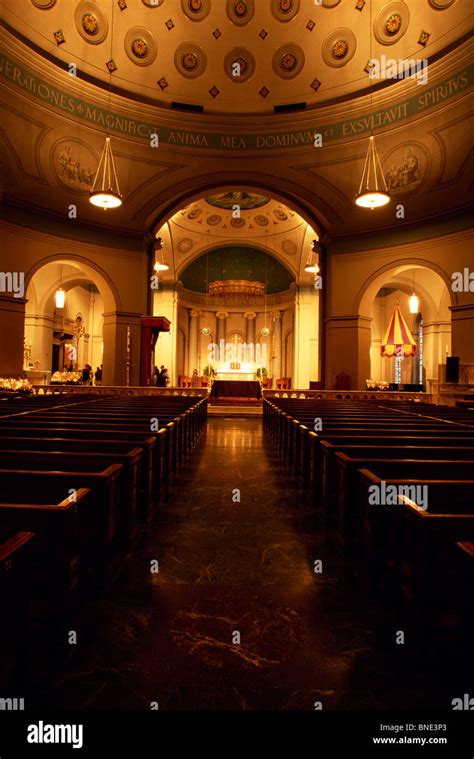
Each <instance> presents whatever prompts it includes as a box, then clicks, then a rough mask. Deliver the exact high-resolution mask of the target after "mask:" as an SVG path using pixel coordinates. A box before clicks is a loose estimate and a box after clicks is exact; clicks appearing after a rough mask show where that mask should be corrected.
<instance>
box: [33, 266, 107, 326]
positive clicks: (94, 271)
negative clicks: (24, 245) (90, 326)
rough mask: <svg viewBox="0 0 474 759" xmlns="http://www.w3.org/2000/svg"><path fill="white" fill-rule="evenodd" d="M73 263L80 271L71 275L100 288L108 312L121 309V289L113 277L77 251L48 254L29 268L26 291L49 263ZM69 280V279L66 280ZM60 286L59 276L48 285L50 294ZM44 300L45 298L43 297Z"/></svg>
mask: <svg viewBox="0 0 474 759" xmlns="http://www.w3.org/2000/svg"><path fill="white" fill-rule="evenodd" d="M51 264H53V265H58V264H59V265H61V264H63V265H68V264H69V265H71V266H73V267H75V268H77V269H78V272H77V273H76V274H75V275H71V277H74V278H75V279H76V280H77V279H78V278H80V279H83V280H86V279H88V280H90V281H92V282H93V283H94V284H95V285H96V287H97V288H98V290H99V291H100V293H101V295H102V297H103V300H104V310H105V311H106V312H113V311H118V310H120V307H121V302H120V294H119V291H118V289H117V287H116V285H115V283H114V282H113V280H112V279H111V277H110V276H109V275H108V274H107V272H105V271H104V270H103V269H102V268H101V267H100V266H98V265H97V264H96V263H94V262H92V261H89V260H88V259H87V258H85V257H84V256H79V255H77V254H75V253H72V254H69V253H66V254H64V253H62V254H61V253H56V254H53V255H52V256H48V257H47V258H43V259H41V261H38V262H37V263H35V264H34V265H33V266H32V267H31V269H29V271H28V272H26V274H25V285H26V292H28V288H29V287H30V285H31V284H32V281H33V279H34V277H35V275H36V274H38V273H39V272H40V271H41V270H42V269H44V268H45V267H46V266H48V265H51ZM66 281H67V280H66ZM58 286H59V278H55V281H54V282H52V283H51V285H50V286H49V287H48V290H49V295H48V297H50V296H51V294H52V293H54V292H55V290H57V288H58ZM42 300H43V299H42Z"/></svg>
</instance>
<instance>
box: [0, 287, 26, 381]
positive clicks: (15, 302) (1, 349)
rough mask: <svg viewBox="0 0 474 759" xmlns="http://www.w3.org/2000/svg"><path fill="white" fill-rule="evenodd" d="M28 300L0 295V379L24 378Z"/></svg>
mask: <svg viewBox="0 0 474 759" xmlns="http://www.w3.org/2000/svg"><path fill="white" fill-rule="evenodd" d="M25 305H26V298H13V297H10V296H5V295H0V324H1V325H2V328H1V329H0V377H22V376H23V340H24V336H25Z"/></svg>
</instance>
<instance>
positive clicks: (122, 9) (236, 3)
mask: <svg viewBox="0 0 474 759" xmlns="http://www.w3.org/2000/svg"><path fill="white" fill-rule="evenodd" d="M4 17H5V21H6V24H7V25H8V27H9V29H10V30H11V31H12V32H13V33H14V34H15V35H17V36H18V37H20V38H21V39H23V40H25V41H26V42H27V43H28V44H29V45H32V46H34V47H36V48H40V49H41V50H42V51H43V52H44V53H46V54H47V56H48V57H49V58H50V60H51V61H52V62H53V63H54V64H58V65H62V66H63V67H64V66H65V65H66V64H67V65H69V64H71V63H73V64H74V65H75V66H76V67H77V70H78V72H79V73H80V74H82V75H84V76H86V77H89V78H93V79H94V80H96V81H98V82H99V84H102V85H104V86H106V85H108V80H109V71H111V72H112V81H113V84H114V86H115V87H118V88H120V89H121V90H122V91H125V92H126V93H127V94H128V95H129V96H131V97H134V98H138V99H148V100H151V101H154V102H156V103H161V104H167V105H171V104H172V103H181V104H183V103H184V104H189V105H193V106H195V107H202V108H203V109H204V110H206V111H211V112H236V113H261V112H268V111H272V110H273V108H274V107H275V106H285V105H291V104H306V106H307V107H311V106H315V105H317V104H318V103H322V102H325V101H328V100H333V99H336V98H346V97H350V96H351V95H354V94H356V93H357V92H358V91H360V90H361V89H365V88H366V87H367V84H368V76H367V71H366V70H365V69H366V66H367V62H368V59H369V51H370V47H369V38H370V31H371V30H370V4H369V2H368V1H366V0H322V5H316V4H315V3H314V2H313V0H258V2H257V1H256V0H94V1H93V2H92V1H89V0H80V1H78V0H67V2H66V0H5V3H4ZM468 28H469V8H468V7H467V4H466V3H463V2H461V0H416V2H384V0H373V7H372V38H373V55H374V56H377V57H380V56H381V55H383V54H384V55H386V56H389V57H390V58H394V59H395V60H401V59H407V58H408V59H411V58H415V59H417V58H426V57H428V58H432V57H433V56H434V55H437V54H440V53H442V51H443V50H445V49H447V48H448V47H449V46H450V45H452V43H454V42H455V41H456V40H457V39H459V38H460V37H461V36H462V35H464V34H465V33H466V32H467V31H468Z"/></svg>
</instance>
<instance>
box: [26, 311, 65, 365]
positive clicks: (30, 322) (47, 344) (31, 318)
mask: <svg viewBox="0 0 474 759" xmlns="http://www.w3.org/2000/svg"><path fill="white" fill-rule="evenodd" d="M53 331H54V318H53V317H52V316H46V315H41V314H27V315H26V319H25V336H26V338H27V339H29V340H31V344H32V352H31V361H32V362H33V364H34V363H35V361H39V362H40V366H39V368H40V369H43V370H44V371H45V372H50V371H51V367H52V363H53V356H52V351H53V347H52V346H53ZM59 368H60V369H62V368H63V367H62V366H60V367H59Z"/></svg>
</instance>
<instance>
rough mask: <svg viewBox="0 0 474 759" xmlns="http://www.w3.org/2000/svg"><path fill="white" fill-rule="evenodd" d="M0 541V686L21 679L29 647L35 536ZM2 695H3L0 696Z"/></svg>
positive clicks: (28, 534) (19, 535)
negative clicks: (0, 618) (0, 619)
mask: <svg viewBox="0 0 474 759" xmlns="http://www.w3.org/2000/svg"><path fill="white" fill-rule="evenodd" d="M6 532H7V534H5V532H4V526H2V537H1V538H0V609H1V617H2V621H1V624H0V687H1V688H2V690H3V689H4V688H6V687H7V686H11V683H12V681H14V680H15V681H20V682H22V681H23V680H24V674H25V672H24V670H25V661H26V649H27V647H28V644H29V633H30V630H29V603H30V593H31V588H30V586H31V580H32V571H31V570H32V559H33V556H34V553H35V536H34V534H33V533H32V532H22V531H20V532H13V533H11V534H9V535H8V531H6ZM2 695H4V692H3V693H2Z"/></svg>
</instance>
